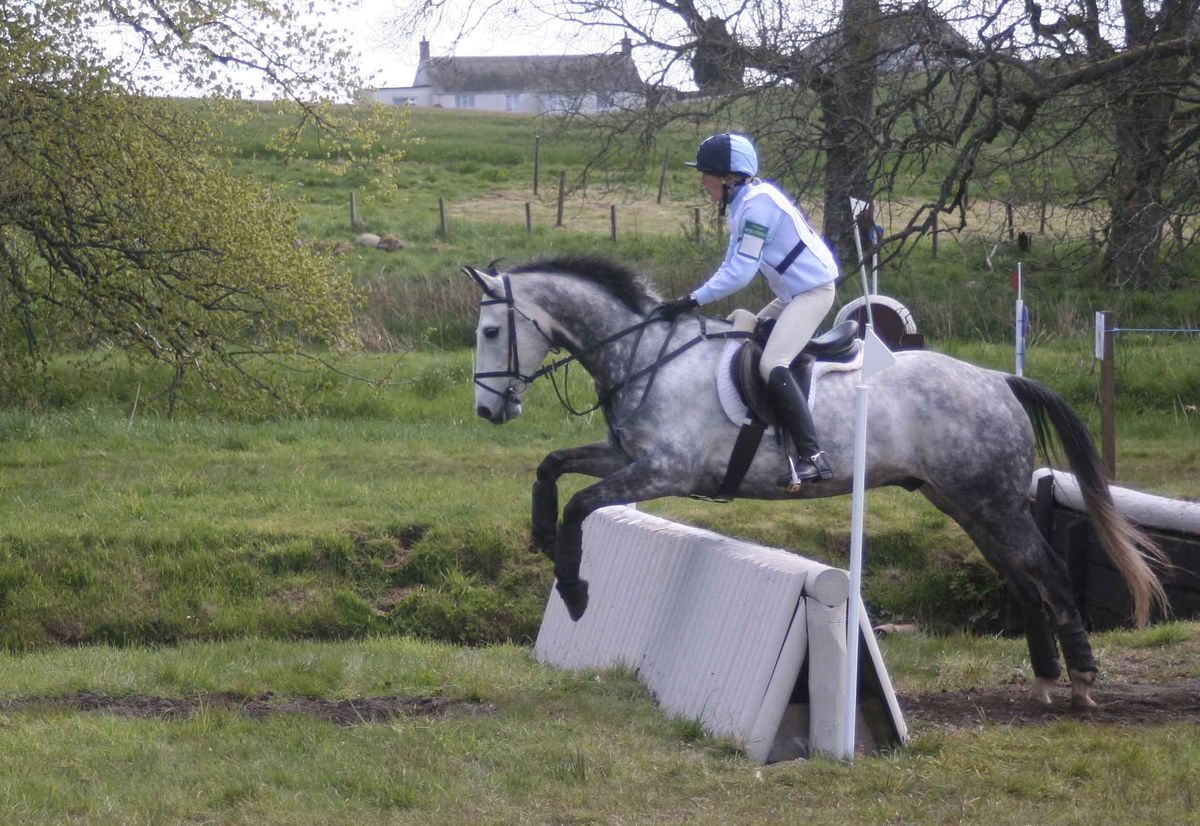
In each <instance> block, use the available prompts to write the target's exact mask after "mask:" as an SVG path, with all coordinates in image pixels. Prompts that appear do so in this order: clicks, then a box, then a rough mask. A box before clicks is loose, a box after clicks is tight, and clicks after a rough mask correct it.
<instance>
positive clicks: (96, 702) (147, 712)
mask: <svg viewBox="0 0 1200 826" xmlns="http://www.w3.org/2000/svg"><path fill="white" fill-rule="evenodd" d="M53 709H58V710H64V711H73V712H78V711H94V712H101V713H104V714H115V715H117V716H120V717H148V718H156V719H164V720H177V719H183V718H186V717H190V716H191V715H193V714H195V713H196V712H198V711H200V710H202V709H224V710H231V711H237V712H241V713H242V714H245V715H247V716H249V717H253V718H254V719H258V720H261V719H265V718H267V717H271V716H274V715H277V714H306V715H309V716H311V717H317V718H319V719H321V720H327V721H329V722H331V723H336V724H337V725H339V726H354V725H360V724H363V723H387V722H391V721H394V720H402V719H409V718H429V717H438V718H440V717H452V716H463V715H465V716H483V715H490V714H495V713H496V712H497V709H496V707H495V706H493V705H491V704H489V703H480V702H475V701H471V700H451V699H447V698H445V697H355V698H353V699H348V700H318V699H312V698H309V697H279V696H276V695H274V694H260V695H257V696H254V697H246V696H242V695H238V694H230V693H224V692H214V693H206V694H194V695H189V696H187V697H155V696H151V695H145V694H128V695H119V696H111V695H108V694H94V693H86V692H85V693H80V694H71V695H67V696H63V697H29V698H22V699H17V700H9V701H7V702H4V703H0V713H6V714H11V713H13V712H19V711H30V710H53Z"/></svg>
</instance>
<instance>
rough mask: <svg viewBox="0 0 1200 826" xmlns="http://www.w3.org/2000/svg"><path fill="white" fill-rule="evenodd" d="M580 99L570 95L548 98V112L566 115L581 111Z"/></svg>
mask: <svg viewBox="0 0 1200 826" xmlns="http://www.w3.org/2000/svg"><path fill="white" fill-rule="evenodd" d="M579 103H580V101H579V98H577V97H572V96H570V95H550V96H549V97H547V98H546V111H547V112H558V113H560V114H565V113H568V112H578V111H579Z"/></svg>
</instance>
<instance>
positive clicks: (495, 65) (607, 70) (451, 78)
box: [413, 52, 644, 94]
mask: <svg viewBox="0 0 1200 826" xmlns="http://www.w3.org/2000/svg"><path fill="white" fill-rule="evenodd" d="M643 85H644V84H643V82H642V78H641V75H640V74H639V73H638V70H637V66H636V65H635V64H634V62H633V58H632V56H630V55H629V54H625V53H623V52H618V53H616V54H591V55H561V56H554V57H547V56H538V55H528V56H520V57H435V58H431V59H430V60H428V61H424V62H422V63H421V65H420V66H419V67H418V68H417V76H416V79H415V80H414V81H413V86H429V87H431V88H432V90H433V91H434V92H435V93H438V94H444V93H454V92H557V93H563V94H572V93H573V94H578V93H581V92H589V91H600V90H603V91H622V92H624V91H636V90H640V89H641V88H642V87H643Z"/></svg>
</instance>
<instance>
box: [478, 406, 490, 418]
mask: <svg viewBox="0 0 1200 826" xmlns="http://www.w3.org/2000/svg"><path fill="white" fill-rule="evenodd" d="M475 412H476V413H478V414H479V415H480V416H481V417H483V418H485V419H489V420H490V419H491V418H492V409H491V408H490V407H488V406H487V405H486V404H481V405H479V407H476V408H475Z"/></svg>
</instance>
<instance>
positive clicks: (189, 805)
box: [0, 624, 1200, 824]
mask: <svg viewBox="0 0 1200 826" xmlns="http://www.w3.org/2000/svg"><path fill="white" fill-rule="evenodd" d="M1167 628H1169V629H1171V630H1172V633H1171V634H1169V635H1168V634H1162V633H1161V632H1159V633H1155V632H1138V633H1130V632H1120V633H1110V634H1103V635H1098V636H1097V643H1098V650H1099V651H1100V654H1101V656H1102V657H1104V658H1105V660H1106V662H1108V663H1110V664H1111V666H1112V667H1111V668H1110V669H1109V671H1108V673H1109V674H1110V675H1111V676H1110V677H1109V678H1108V679H1110V680H1111V681H1113V682H1114V683H1117V682H1120V681H1129V680H1133V681H1135V682H1138V683H1140V684H1147V683H1151V682H1152V681H1154V680H1180V679H1190V680H1192V681H1195V680H1196V679H1197V678H1198V677H1200V669H1198V668H1197V665H1196V663H1197V658H1196V653H1197V651H1198V650H1200V626H1197V625H1195V624H1191V625H1176V626H1167ZM884 644H885V647H886V656H887V659H888V661H889V663H891V666H890V667H891V669H892V674H893V678H894V681H895V683H896V686H897V689H898V691H899V692H900V694H901V696H902V698H904V697H910V696H918V695H920V694H921V693H922V692H927V691H934V692H939V691H947V690H948V691H960V690H963V689H968V688H978V687H981V686H988V685H994V684H1010V683H1012V681H1013V680H1014V675H1018V677H1017V678H1018V679H1019V675H1020V673H1021V672H1022V669H1023V667H1024V653H1023V645H1022V644H1021V643H1020V642H1019V641H1016V640H997V639H990V638H952V639H934V638H928V637H924V636H922V635H915V636H904V637H892V638H889V639H888V640H886V641H885V643H884ZM0 665H2V667H3V669H4V673H5V675H6V677H5V680H4V681H3V684H2V686H0V741H2V743H3V747H2V748H0V768H2V771H0V813H2V814H3V817H4V818H5V820H6V821H7V822H21V823H61V822H80V823H122V824H132V823H146V824H149V823H184V822H187V823H194V822H206V823H245V824H250V823H253V824H309V823H312V824H316V823H350V822H354V823H367V824H375V823H378V824H384V823H389V824H392V823H438V824H443V823H444V824H455V823H495V824H500V823H505V824H508V823H518V824H546V823H648V824H658V823H662V824H666V823H679V822H686V823H706V824H724V823H734V822H736V823H753V824H771V823H788V822H804V823H821V824H826V823H827V824H845V823H853V824H878V823H988V824H1027V823H1032V822H1050V823H1089V822H1097V821H1103V822H1117V823H1126V822H1128V823H1132V822H1151V823H1180V824H1184V823H1194V822H1196V819H1197V816H1198V815H1200V808H1198V805H1197V796H1198V795H1200V785H1198V783H1200V781H1198V779H1197V776H1196V773H1195V771H1194V767H1195V763H1196V760H1197V759H1198V758H1200V737H1198V736H1197V735H1198V734H1200V732H1198V731H1197V728H1196V724H1195V723H1194V722H1193V723H1191V724H1187V723H1184V724H1179V723H1176V724H1173V725H1168V724H1161V725H1143V726H1139V727H1137V728H1135V729H1134V728H1127V727H1122V726H1112V725H1099V724H1094V723H1090V722H1089V721H1088V720H1087V719H1086V718H1083V719H1081V718H1077V717H1072V716H1071V715H1063V716H1061V717H1056V716H1054V715H1047V716H1044V717H1042V718H1041V719H1038V720H1035V721H1033V722H1030V723H1028V724H1025V725H1009V724H1007V723H1006V722H1005V721H1004V720H997V719H987V718H985V717H980V718H978V719H976V720H974V721H972V722H969V723H967V724H965V725H964V724H962V723H961V722H960V723H957V724H954V725H942V724H938V723H937V722H935V721H926V720H921V719H916V718H910V726H911V728H912V730H913V733H914V739H913V743H912V745H911V746H910V747H909V748H906V749H903V750H899V751H896V752H894V753H889V754H885V755H882V756H879V757H869V758H860V759H859V760H858V761H856V762H855V763H854V764H853V765H847V764H838V763H835V762H831V761H827V760H812V761H807V762H806V761H795V762H788V763H779V764H775V765H773V766H767V767H761V766H758V765H756V764H753V763H750V762H748V761H746V760H744V759H743V758H741V757H739V756H738V755H737V753H736V749H735V746H736V744H733V743H728V742H722V741H715V740H711V739H709V738H706V737H704V736H703V735H702V734H700V733H699V732H698V731H697V729H696V727H695V726H694V724H692V723H691V722H689V721H687V720H669V719H665V718H664V717H663V716H662V715H661V714H660V713H659V712H658V711H657V710H656V709H655V707H654V704H653V702H652V701H651V698H649V697H648V696H647V695H646V692H645V691H644V690H643V689H642V688H641V687H640V686H639V685H638V683H637V682H636V680H635V679H634V678H633V677H632V676H631V675H630V674H629V673H627V672H611V671H610V672H589V673H582V674H568V673H562V672H556V671H553V670H550V669H547V668H544V667H541V666H538V665H536V664H535V663H533V662H532V661H531V659H530V656H529V652H528V650H526V649H523V648H518V647H513V646H500V647H492V648H482V649H464V648H459V647H455V646H450V645H444V644H432V643H419V642H414V641H411V640H406V639H404V638H401V637H388V638H372V639H368V640H363V641H359V642H349V643H297V642H292V643H279V642H265V641H260V640H253V639H244V640H238V641H231V642H226V643H207V644H189V645H183V646H179V647H172V648H165V649H152V650H148V649H142V648H131V649H128V648H127V649H120V650H117V649H111V648H103V647H86V648H79V649H62V650H56V651H52V652H45V653H40V654H30V655H24V656H12V655H8V656H3V657H0ZM1097 696H1099V697H1100V698H1101V699H1102V700H1103V699H1104V686H1103V684H1102V686H1101V687H1100V688H1099V689H1098V690H1097ZM396 698H407V699H415V698H424V699H426V700H429V699H430V698H437V699H439V700H441V701H442V704H441V705H440V706H438V707H437V708H438V710H437V711H435V712H426V713H421V712H420V711H414V710H413V709H414V708H419V707H420V706H417V705H415V704H411V705H410V706H409V707H408V708H409V710H408V711H405V710H404V709H402V708H395V709H393V711H394V712H395V714H394V716H392V715H382V714H379V713H378V712H379V709H380V700H381V699H385V700H386V699H393V700H394V699H396ZM352 700H356V701H357V703H358V707H359V708H360V709H361V712H360V714H359V715H358V717H357V719H355V718H354V717H349V718H348V717H347V716H345V715H339V714H335V713H332V712H334V711H335V710H336V709H339V708H342V709H344V708H345V707H346V706H347V705H348V704H349V702H350V701H352ZM424 707H425V708H430V707H432V706H431V704H430V703H429V702H426V703H425V704H424Z"/></svg>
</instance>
